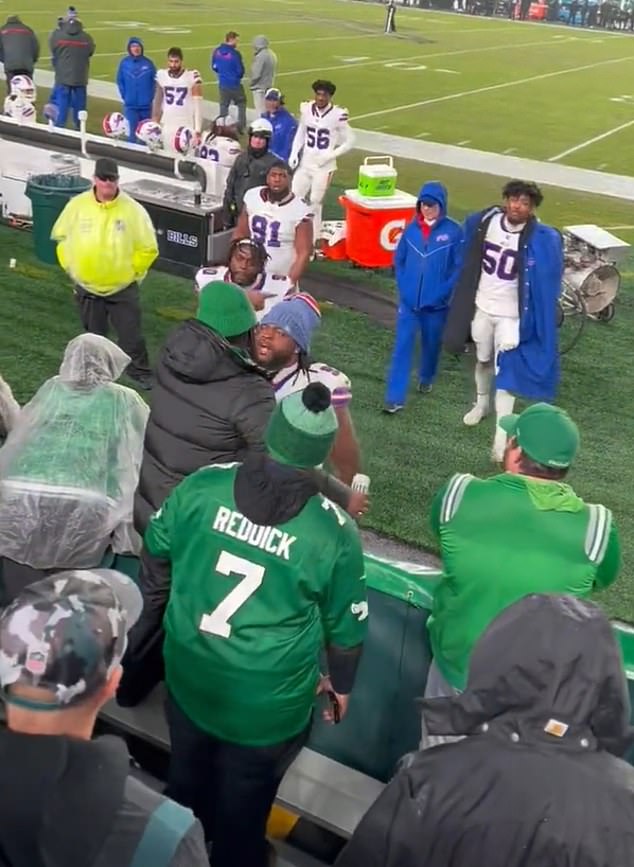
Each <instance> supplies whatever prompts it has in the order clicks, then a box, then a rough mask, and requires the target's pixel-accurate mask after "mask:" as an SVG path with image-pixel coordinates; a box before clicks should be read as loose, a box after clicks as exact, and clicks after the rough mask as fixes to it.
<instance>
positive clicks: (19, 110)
mask: <svg viewBox="0 0 634 867" xmlns="http://www.w3.org/2000/svg"><path fill="white" fill-rule="evenodd" d="M4 114H5V115H6V116H7V117H12V118H13V120H17V121H18V122H19V123H35V121H36V119H37V118H36V111H35V106H34V105H33V103H32V102H29V100H27V99H22V97H21V96H18V94H17V93H10V94H9V96H7V98H6V99H5V101H4Z"/></svg>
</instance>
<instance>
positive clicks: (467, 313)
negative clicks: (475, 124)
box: [444, 180, 564, 463]
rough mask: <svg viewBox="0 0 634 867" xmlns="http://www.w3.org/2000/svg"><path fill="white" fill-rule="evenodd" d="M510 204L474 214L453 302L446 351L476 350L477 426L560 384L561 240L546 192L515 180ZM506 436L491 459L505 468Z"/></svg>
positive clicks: (548, 396)
mask: <svg viewBox="0 0 634 867" xmlns="http://www.w3.org/2000/svg"><path fill="white" fill-rule="evenodd" d="M502 198H503V205H502V207H499V206H497V205H495V206H494V207H491V208H486V209H485V210H484V211H479V212H478V213H476V214H471V216H469V217H467V219H466V220H465V225H464V237H465V240H464V258H463V263H464V264H463V268H462V271H461V273H460V276H459V277H458V279H457V281H456V287H455V290H454V293H453V295H452V298H451V302H450V308H449V314H448V318H447V326H446V328H445V336H444V344H445V348H446V349H447V351H448V352H451V353H454V354H458V353H462V352H463V351H464V347H465V344H466V343H467V341H468V339H469V334H471V337H472V338H473V341H474V343H475V347H476V359H477V360H476V367H475V382H476V402H475V405H474V406H473V407H472V408H471V409H470V410H469V412H468V413H467V414H466V415H465V417H464V419H463V421H464V423H465V424H466V425H469V426H471V425H476V424H478V423H479V422H480V421H482V419H483V418H484V417H485V416H486V415H488V414H489V409H490V403H491V385H492V382H493V379H494V377H495V389H496V391H495V414H496V417H497V419H498V422H499V419H500V418H502V417H503V416H507V415H510V414H511V413H512V412H513V406H514V404H515V396H520V397H523V398H525V399H526V400H538V401H544V400H546V401H551V400H553V399H554V397H555V394H556V391H557V386H558V384H559V348H558V339H557V301H558V299H559V295H560V292H561V281H562V277H563V270H564V255H563V244H562V240H561V235H560V233H559V232H558V231H557V230H556V229H553V228H552V227H551V226H546V225H544V224H543V223H540V222H539V221H538V220H537V217H536V216H535V210H536V209H537V208H538V207H539V205H540V204H541V203H542V199H543V196H542V193H541V190H540V189H539V187H538V186H537V184H534V183H532V182H530V181H517V180H515V181H509V182H508V184H506V186H505V187H504V189H503V190H502ZM505 445H506V433H505V432H504V430H503V429H502V428H501V427H500V426H499V424H498V425H497V427H496V431H495V439H494V442H493V451H492V458H493V460H494V461H495V462H496V463H501V461H502V459H503V457H504V448H505Z"/></svg>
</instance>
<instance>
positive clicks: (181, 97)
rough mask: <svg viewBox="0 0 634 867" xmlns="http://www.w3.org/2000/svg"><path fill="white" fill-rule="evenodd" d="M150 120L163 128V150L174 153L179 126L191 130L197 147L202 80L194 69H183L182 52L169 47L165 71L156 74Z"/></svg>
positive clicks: (161, 70) (199, 131)
mask: <svg viewBox="0 0 634 867" xmlns="http://www.w3.org/2000/svg"><path fill="white" fill-rule="evenodd" d="M156 85H157V86H156V93H155V94H154V105H153V107H152V120H154V121H156V122H157V123H160V124H161V125H162V127H163V148H164V150H169V151H176V147H175V145H174V139H175V135H176V131H177V129H178V128H179V127H187V128H188V129H192V130H193V131H194V134H195V141H194V144H195V145H199V144H200V134H201V131H202V125H203V111H202V106H203V80H202V78H201V75H200V72H198V70H197V69H186V68H185V67H184V66H183V52H182V50H181V49H180V48H170V50H169V51H168V52H167V69H159V71H158V72H157V73H156Z"/></svg>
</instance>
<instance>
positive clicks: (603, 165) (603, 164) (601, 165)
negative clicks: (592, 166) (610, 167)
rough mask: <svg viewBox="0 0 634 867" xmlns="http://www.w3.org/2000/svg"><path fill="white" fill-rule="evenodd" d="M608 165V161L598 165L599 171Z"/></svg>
mask: <svg viewBox="0 0 634 867" xmlns="http://www.w3.org/2000/svg"><path fill="white" fill-rule="evenodd" d="M606 166H607V163H601V164H600V165H598V166H597V171H598V172H600V171H601V170H602V169H604V168H605V167H606Z"/></svg>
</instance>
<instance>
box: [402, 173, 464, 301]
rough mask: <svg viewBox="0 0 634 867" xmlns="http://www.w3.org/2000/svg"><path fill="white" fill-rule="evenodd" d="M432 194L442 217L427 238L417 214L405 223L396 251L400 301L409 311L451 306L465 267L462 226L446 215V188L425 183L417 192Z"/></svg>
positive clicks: (420, 195)
mask: <svg viewBox="0 0 634 867" xmlns="http://www.w3.org/2000/svg"><path fill="white" fill-rule="evenodd" d="M423 196H431V197H433V198H434V199H436V200H437V201H438V203H439V204H440V207H441V213H440V217H439V218H438V220H437V221H436V223H435V224H434V226H432V229H431V232H430V233H429V235H428V236H427V238H425V237H424V236H423V232H422V229H421V227H420V224H419V222H418V214H417V215H416V217H414V219H413V220H412V221H411V223H409V225H408V226H406V228H405V231H404V232H403V234H402V235H401V239H400V241H399V243H398V247H397V248H396V252H395V254H394V269H395V272H396V285H397V288H398V294H399V300H400V302H401V303H402V304H404V305H405V306H406V307H409V308H410V310H443V309H445V308H446V307H448V306H449V300H450V298H451V293H452V292H453V287H454V283H455V281H456V279H457V277H458V275H459V273H460V268H461V266H462V247H463V241H462V228H461V226H460V225H459V224H458V223H456V221H455V220H452V219H451V218H450V217H447V216H446V214H447V190H446V189H445V187H444V186H443V185H442V184H441V183H439V182H438V181H430V182H429V183H427V184H425V185H424V186H423V187H422V189H421V191H420V193H419V194H418V205H417V211H418V210H419V208H420V201H421V199H422V198H423Z"/></svg>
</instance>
